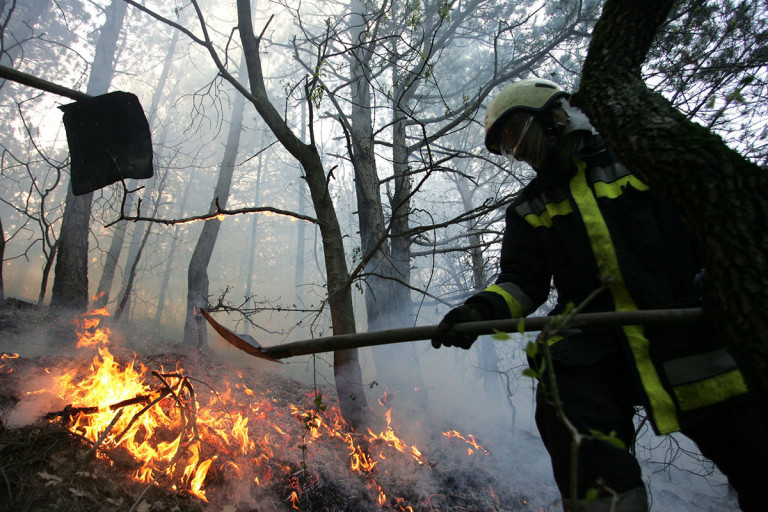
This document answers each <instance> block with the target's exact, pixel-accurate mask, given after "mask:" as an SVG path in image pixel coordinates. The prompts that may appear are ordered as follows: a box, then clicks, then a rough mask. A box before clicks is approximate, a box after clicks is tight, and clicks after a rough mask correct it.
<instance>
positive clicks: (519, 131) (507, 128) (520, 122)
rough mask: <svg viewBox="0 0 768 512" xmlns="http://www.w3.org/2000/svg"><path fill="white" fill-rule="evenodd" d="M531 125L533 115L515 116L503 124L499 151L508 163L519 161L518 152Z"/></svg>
mask: <svg viewBox="0 0 768 512" xmlns="http://www.w3.org/2000/svg"><path fill="white" fill-rule="evenodd" d="M532 123H533V115H531V114H528V113H520V114H515V115H513V116H512V117H510V119H509V120H508V121H507V122H506V123H505V125H504V128H503V129H502V131H501V141H500V144H499V149H500V150H501V154H502V155H504V156H506V157H507V159H509V161H510V163H514V161H515V160H520V157H519V153H518V151H520V147H521V144H522V143H523V139H524V138H525V134H526V133H528V129H529V128H530V127H531V124H532Z"/></svg>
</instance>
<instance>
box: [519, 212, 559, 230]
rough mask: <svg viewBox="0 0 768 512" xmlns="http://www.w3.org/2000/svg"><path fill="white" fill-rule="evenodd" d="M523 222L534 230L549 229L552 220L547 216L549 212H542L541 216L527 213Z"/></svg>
mask: <svg viewBox="0 0 768 512" xmlns="http://www.w3.org/2000/svg"><path fill="white" fill-rule="evenodd" d="M523 219H525V222H527V223H528V224H530V225H531V226H533V227H534V228H551V227H552V218H551V217H550V216H549V212H544V213H542V214H541V215H536V214H535V213H529V214H528V215H526V216H525V217H523Z"/></svg>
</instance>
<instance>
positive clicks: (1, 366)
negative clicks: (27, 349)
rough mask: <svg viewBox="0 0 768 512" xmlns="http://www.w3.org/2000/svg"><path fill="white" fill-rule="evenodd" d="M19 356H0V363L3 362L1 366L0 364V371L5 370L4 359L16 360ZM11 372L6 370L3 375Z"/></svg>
mask: <svg viewBox="0 0 768 512" xmlns="http://www.w3.org/2000/svg"><path fill="white" fill-rule="evenodd" d="M18 358H19V354H8V353H6V354H0V361H3V364H0V370H3V369H4V368H5V360H6V359H18ZM11 372H13V368H8V370H6V371H5V373H11Z"/></svg>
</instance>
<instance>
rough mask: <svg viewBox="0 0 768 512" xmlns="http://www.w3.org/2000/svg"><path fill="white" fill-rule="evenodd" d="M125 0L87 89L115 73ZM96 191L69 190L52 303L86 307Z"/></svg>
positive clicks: (100, 88) (104, 35) (109, 24)
mask: <svg viewBox="0 0 768 512" xmlns="http://www.w3.org/2000/svg"><path fill="white" fill-rule="evenodd" d="M125 11H126V4H125V2H123V1H122V0H113V2H112V4H111V5H110V6H109V8H108V9H107V19H106V21H105V22H104V26H103V27H102V28H101V30H100V31H99V40H98V42H97V43H96V55H95V57H94V61H93V68H92V71H91V76H90V77H89V79H88V88H87V91H86V93H87V94H89V95H92V96H95V95H98V94H103V93H106V92H107V91H108V90H109V85H110V83H111V82H112V77H113V75H114V73H115V62H114V59H115V53H116V51H117V41H118V38H119V37H120V30H121V29H122V25H123V18H124V17H125ZM92 198H93V192H91V193H88V194H84V195H81V196H75V195H74V194H73V193H72V186H71V185H70V186H69V189H68V191H67V202H66V206H65V208H64V216H63V219H62V223H61V234H60V235H59V252H58V256H57V259H56V268H55V270H54V274H55V276H54V281H53V291H52V295H51V306H54V307H64V308H71V309H74V310H76V311H85V309H86V308H87V307H88V235H89V222H90V219H91V200H92Z"/></svg>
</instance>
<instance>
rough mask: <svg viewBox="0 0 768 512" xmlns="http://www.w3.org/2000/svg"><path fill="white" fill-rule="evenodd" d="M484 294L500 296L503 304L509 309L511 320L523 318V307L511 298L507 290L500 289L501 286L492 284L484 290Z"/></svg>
mask: <svg viewBox="0 0 768 512" xmlns="http://www.w3.org/2000/svg"><path fill="white" fill-rule="evenodd" d="M485 291H486V292H491V293H498V294H499V295H501V296H502V298H503V299H504V302H506V303H507V307H508V308H509V314H510V315H511V317H512V318H521V317H522V316H523V305H522V304H520V302H518V300H517V299H516V298H514V297H513V296H512V294H511V293H509V292H508V291H507V290H505V289H504V288H502V287H501V286H499V285H497V284H492V285H491V286H489V287H488V288H486V289H485Z"/></svg>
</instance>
